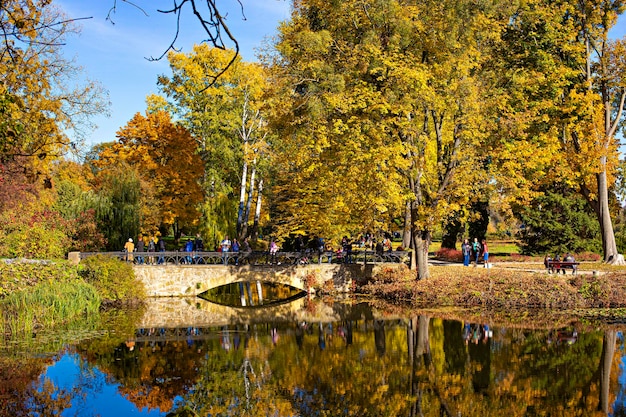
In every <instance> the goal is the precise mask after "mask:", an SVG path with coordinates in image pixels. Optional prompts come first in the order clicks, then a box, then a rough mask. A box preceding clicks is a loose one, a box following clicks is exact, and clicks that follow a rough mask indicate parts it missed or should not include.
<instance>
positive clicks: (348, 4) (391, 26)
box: [269, 0, 506, 278]
mask: <svg viewBox="0 0 626 417" xmlns="http://www.w3.org/2000/svg"><path fill="white" fill-rule="evenodd" d="M500 9H506V6H503V5H496V6H490V7H487V6H485V7H482V8H476V7H475V4H474V3H471V2H457V1H443V2H441V1H425V2H420V3H419V4H415V3H412V2H404V1H392V0H388V1H382V2H377V3H374V4H369V3H368V4H367V5H365V4H363V3H362V2H358V1H345V2H342V3H340V4H338V3H328V2H323V1H316V0H309V1H300V2H298V3H297V4H296V5H295V7H294V11H293V14H292V19H291V21H290V22H289V23H287V24H285V25H284V26H282V27H281V35H280V40H279V42H278V43H277V46H276V48H277V50H278V53H279V54H278V56H276V57H274V60H273V62H271V63H270V64H271V66H272V73H273V80H272V82H271V83H270V85H272V86H275V91H274V92H273V94H272V98H271V99H270V101H269V105H270V107H271V122H272V126H273V127H274V128H275V129H277V131H278V132H279V133H278V135H277V137H278V139H276V141H275V143H273V144H272V145H273V151H274V153H275V155H276V158H275V160H273V164H274V165H275V168H276V171H277V172H278V173H280V177H279V178H277V179H275V182H276V186H275V189H274V193H275V198H276V206H277V207H278V208H279V210H280V211H279V218H278V220H277V223H278V224H279V226H280V228H281V230H282V233H284V234H287V233H290V232H292V231H294V230H297V229H298V228H303V229H304V230H307V231H309V232H311V233H314V234H319V235H325V236H329V237H332V238H336V237H338V236H340V235H342V234H344V233H346V232H348V233H349V232H352V233H355V232H361V231H364V230H370V231H373V232H377V231H378V230H379V229H383V230H388V229H389V228H390V224H391V219H393V218H395V217H399V216H401V215H402V213H403V211H404V209H405V207H406V203H407V202H408V203H409V204H410V213H409V214H410V216H409V223H410V225H411V232H412V247H413V248H415V253H416V257H414V259H416V260H417V265H418V277H420V278H426V277H428V276H429V271H428V263H427V255H428V245H429V243H430V240H431V234H432V231H433V228H434V227H435V226H436V225H438V224H440V223H441V222H442V221H446V219H447V218H448V217H449V216H450V215H451V214H453V213H455V212H458V211H460V210H461V209H462V208H463V207H465V206H466V205H467V204H468V203H469V202H470V201H471V200H472V199H473V198H475V192H476V191H477V190H478V187H482V186H483V184H484V183H486V180H485V179H484V178H486V176H485V174H484V173H485V168H486V166H487V159H488V158H487V155H486V154H484V153H483V152H481V151H482V149H481V144H482V142H483V138H484V135H485V133H484V131H485V128H484V125H485V124H486V123H485V120H486V119H487V117H488V115H489V110H490V104H492V103H494V102H495V101H496V98H497V97H495V94H494V93H493V92H491V91H489V90H488V88H487V84H486V83H485V82H484V81H483V79H482V77H481V76H482V74H483V68H482V65H483V63H484V62H486V57H487V55H486V52H487V51H489V48H490V45H491V43H492V42H494V40H497V39H498V34H499V33H500V30H501V27H502V25H503V23H502V22H505V21H506V19H504V18H503V16H505V15H506V13H503V12H502V10H500Z"/></svg>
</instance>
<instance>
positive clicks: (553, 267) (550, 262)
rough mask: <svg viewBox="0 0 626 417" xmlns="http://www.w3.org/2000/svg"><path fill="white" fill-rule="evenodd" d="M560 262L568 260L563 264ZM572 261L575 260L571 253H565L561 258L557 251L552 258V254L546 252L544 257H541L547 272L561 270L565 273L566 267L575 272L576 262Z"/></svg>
mask: <svg viewBox="0 0 626 417" xmlns="http://www.w3.org/2000/svg"><path fill="white" fill-rule="evenodd" d="M561 262H568V264H563V263H561ZM574 262H576V260H575V259H574V255H572V254H571V253H567V254H566V255H565V256H563V258H562V259H561V255H559V254H558V253H557V254H556V256H555V257H554V258H552V255H550V254H547V255H546V257H545V258H544V259H543V264H544V266H545V267H546V269H547V270H548V274H551V273H553V272H554V273H557V274H558V273H559V272H563V273H564V274H565V269H566V268H569V269H571V270H572V273H573V274H575V273H576V264H575V263H574Z"/></svg>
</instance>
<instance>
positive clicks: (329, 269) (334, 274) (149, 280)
mask: <svg viewBox="0 0 626 417" xmlns="http://www.w3.org/2000/svg"><path fill="white" fill-rule="evenodd" d="M133 269H134V272H135V276H136V277H137V278H138V279H139V280H141V281H142V282H143V283H144V285H145V287H146V291H147V295H148V296H154V297H172V296H174V297H176V296H196V295H199V294H201V293H203V292H205V291H208V290H210V289H212V288H216V287H219V286H222V285H227V284H231V283H234V282H256V281H264V282H273V283H277V284H284V285H290V286H292V287H294V288H298V289H300V290H302V291H310V290H311V288H310V285H309V284H310V283H311V282H312V281H313V282H315V285H316V286H322V285H324V284H325V283H326V282H328V281H332V282H333V287H334V288H335V290H336V291H340V292H348V291H350V289H351V287H352V284H353V282H358V281H361V280H367V279H368V278H369V277H371V269H372V265H359V264H347V265H344V264H312V265H311V264H309V265H285V266H282V265H281V266H276V265H274V266H264V265H261V266H257V265H245V266H230V265H211V266H207V265H149V266H148V265H134V266H133Z"/></svg>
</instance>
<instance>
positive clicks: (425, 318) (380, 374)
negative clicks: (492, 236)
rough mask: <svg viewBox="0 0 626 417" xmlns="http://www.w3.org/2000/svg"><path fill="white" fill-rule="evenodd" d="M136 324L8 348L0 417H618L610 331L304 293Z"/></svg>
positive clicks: (171, 309)
mask: <svg viewBox="0 0 626 417" xmlns="http://www.w3.org/2000/svg"><path fill="white" fill-rule="evenodd" d="M226 292H227V293H228V291H226ZM234 298H235V300H236V297H234ZM256 301H257V302H256V304H258V300H256ZM121 316H126V315H121ZM128 317H131V316H128ZM133 317H134V318H133V320H132V321H131V322H128V321H126V322H124V321H122V322H121V323H123V324H116V326H119V327H117V328H116V327H115V326H113V325H111V323H113V322H116V320H109V319H105V320H103V321H101V322H99V323H98V324H97V325H94V324H93V323H89V324H88V325H87V324H85V328H84V329H80V328H74V329H72V330H71V332H70V331H67V332H66V333H65V334H64V335H63V336H64V339H65V340H64V342H63V343H62V344H59V345H55V344H46V343H44V340H50V338H54V337H53V336H52V335H48V336H47V337H48V339H42V340H41V341H38V342H35V343H30V344H28V345H20V344H13V345H6V344H5V345H4V346H3V350H2V351H1V356H0V410H1V411H0V413H5V414H6V415H7V416H9V415H11V416H15V415H41V416H43V415H62V416H96V415H97V416H240V415H262V416H455V417H456V416H502V415H509V416H570V415H571V416H625V415H626V407H625V404H626V372H625V370H624V364H626V352H625V351H624V337H623V335H622V333H621V331H620V330H619V328H612V327H610V326H608V327H607V326H604V327H602V328H601V327H593V326H589V325H584V326H583V325H580V324H579V323H576V322H572V323H571V324H569V325H566V326H561V327H560V328H549V329H531V327H533V326H532V323H529V325H528V326H524V325H520V324H519V323H517V324H511V325H506V326H503V325H494V324H493V323H489V322H465V321H459V320H451V319H445V318H442V317H443V316H442V315H438V314H437V313H436V312H432V313H429V314H428V315H426V314H421V315H417V314H415V315H413V314H408V315H403V314H400V315H397V314H393V313H390V312H387V311H381V310H379V309H376V308H373V307H372V305H371V304H370V303H368V302H366V301H363V300H359V299H355V298H347V299H327V300H320V299H310V298H308V297H303V298H297V299H292V301H290V302H289V303H279V304H278V306H273V303H270V305H269V306H268V307H266V308H263V307H259V306H258V305H256V306H253V307H251V306H248V307H232V306H225V305H218V304H215V303H212V302H209V301H206V300H201V299H187V300H180V299H158V300H152V301H151V302H150V303H149V304H148V306H147V308H146V309H145V310H144V311H142V312H141V314H136V317H135V316H133ZM69 333H71V335H72V337H71V338H68V337H67V336H68V334H69ZM41 337H43V336H38V338H41ZM58 338H62V336H61V335H58ZM67 339H71V340H70V341H68V340H67ZM42 346H55V347H53V348H51V347H48V348H42ZM55 413H56V414H55Z"/></svg>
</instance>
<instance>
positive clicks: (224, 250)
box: [220, 235, 231, 265]
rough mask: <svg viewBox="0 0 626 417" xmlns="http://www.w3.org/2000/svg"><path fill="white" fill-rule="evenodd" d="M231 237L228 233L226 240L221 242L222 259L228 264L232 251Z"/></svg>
mask: <svg viewBox="0 0 626 417" xmlns="http://www.w3.org/2000/svg"><path fill="white" fill-rule="evenodd" d="M230 245H231V242H230V239H228V235H226V236H224V240H222V243H220V246H221V248H222V261H223V262H224V265H228V252H230Z"/></svg>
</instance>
